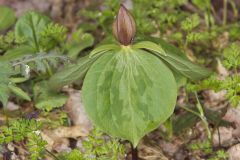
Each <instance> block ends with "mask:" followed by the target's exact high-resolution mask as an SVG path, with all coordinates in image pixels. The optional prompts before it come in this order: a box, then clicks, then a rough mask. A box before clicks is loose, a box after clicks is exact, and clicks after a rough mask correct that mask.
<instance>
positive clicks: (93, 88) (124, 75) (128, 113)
mask: <svg viewBox="0 0 240 160" xmlns="http://www.w3.org/2000/svg"><path fill="white" fill-rule="evenodd" d="M82 91H83V95H82V98H83V103H84V105H85V108H86V111H87V113H88V115H89V117H90V118H91V120H92V121H93V122H94V124H95V125H96V126H97V127H99V128H100V129H102V130H104V131H105V132H107V133H109V134H111V135H113V136H117V137H121V138H124V139H127V140H129V141H131V142H132V143H133V144H134V146H136V145H137V144H138V142H139V140H140V139H141V138H142V137H143V136H144V135H145V134H147V133H148V132H150V131H152V130H154V129H156V128H157V127H158V126H159V125H160V124H161V123H163V122H164V121H165V120H166V119H167V118H169V116H170V115H171V114H172V113H173V110H174V106H175V101H176V97H177V86H176V82H175V79H174V76H173V74H172V72H171V70H170V69H168V67H167V66H166V65H165V64H164V63H163V62H162V61H161V60H160V59H159V58H157V57H156V56H154V55H152V54H148V53H147V52H146V51H143V50H139V49H134V50H133V49H131V48H124V49H121V50H119V51H118V52H117V51H109V52H107V53H105V54H103V55H102V56H101V57H100V58H99V59H98V60H97V61H96V62H94V64H93V65H92V66H91V68H90V69H89V71H88V73H87V75H86V77H85V79H84V83H83V88H82Z"/></svg>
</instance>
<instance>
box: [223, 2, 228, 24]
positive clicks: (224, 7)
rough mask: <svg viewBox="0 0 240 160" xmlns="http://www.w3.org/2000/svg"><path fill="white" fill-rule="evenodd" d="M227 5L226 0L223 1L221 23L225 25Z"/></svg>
mask: <svg viewBox="0 0 240 160" xmlns="http://www.w3.org/2000/svg"><path fill="white" fill-rule="evenodd" d="M227 5H228V0H224V1H223V25H224V26H225V25H226V24H227Z"/></svg>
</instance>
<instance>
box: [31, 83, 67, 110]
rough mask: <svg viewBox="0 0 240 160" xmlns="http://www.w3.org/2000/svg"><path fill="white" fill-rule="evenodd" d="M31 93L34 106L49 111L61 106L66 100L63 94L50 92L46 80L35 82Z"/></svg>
mask: <svg viewBox="0 0 240 160" xmlns="http://www.w3.org/2000/svg"><path fill="white" fill-rule="evenodd" d="M33 93H34V102H35V106H36V107H37V108H38V109H41V110H46V111H51V110H52V109H54V108H58V107H61V106H63V105H64V104H65V102H66V100H67V96H65V95H63V94H57V93H55V92H51V91H50V90H49V86H48V83H47V82H46V81H42V82H39V83H37V84H35V86H34V87H33Z"/></svg>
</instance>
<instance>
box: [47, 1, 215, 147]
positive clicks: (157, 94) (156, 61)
mask: <svg viewBox="0 0 240 160" xmlns="http://www.w3.org/2000/svg"><path fill="white" fill-rule="evenodd" d="M135 33H136V25H135V21H134V19H133V17H132V16H131V14H130V13H129V11H128V10H127V9H126V8H125V7H124V6H123V5H121V7H120V9H119V12H118V15H117V17H116V20H115V22H114V23H113V35H114V37H115V39H116V40H117V42H116V43H112V44H104V45H101V46H99V47H97V48H96V49H94V50H93V51H92V52H91V53H90V55H89V56H87V57H83V58H82V59H81V60H80V61H79V63H78V64H77V65H74V66H69V67H68V68H67V69H65V70H63V71H62V72H60V73H57V74H56V75H54V76H53V77H52V78H51V79H50V83H51V86H52V87H54V85H55V87H57V86H56V85H57V84H56V82H59V81H60V80H59V79H60V77H61V79H62V84H60V85H64V84H66V83H69V82H71V81H73V79H83V77H85V78H84V80H83V87H82V100H83V103H84V106H85V109H86V112H87V114H88V115H89V117H90V119H91V120H92V122H93V123H94V124H95V125H96V126H97V127H98V128H100V129H102V130H103V131H105V132H106V133H108V134H110V135H112V136H115V137H119V138H122V139H125V140H128V141H130V142H131V143H132V144H133V147H136V146H137V145H138V143H139V140H140V139H141V138H142V137H143V136H144V135H146V134H147V133H149V132H151V131H153V130H154V129H156V128H157V127H159V125H160V124H162V123H163V122H165V121H166V120H167V119H168V118H169V117H170V116H171V115H172V114H173V111H174V107H175V103H176V98H177V89H178V87H179V86H180V85H181V84H182V83H183V82H184V81H185V80H186V79H190V80H192V81H197V80H199V79H202V78H205V77H207V76H209V74H210V71H208V70H207V69H205V68H202V67H200V66H198V65H196V64H194V63H192V62H191V61H190V60H188V58H187V57H186V56H185V55H184V54H183V53H182V52H181V51H179V50H178V49H177V48H175V47H174V46H172V45H170V44H168V43H166V42H165V41H163V40H161V39H156V38H145V39H143V38H140V39H143V40H142V41H140V40H139V39H137V38H136V39H134V37H135ZM137 41H138V42H137ZM72 76H74V78H73V77H72ZM70 77H71V78H70Z"/></svg>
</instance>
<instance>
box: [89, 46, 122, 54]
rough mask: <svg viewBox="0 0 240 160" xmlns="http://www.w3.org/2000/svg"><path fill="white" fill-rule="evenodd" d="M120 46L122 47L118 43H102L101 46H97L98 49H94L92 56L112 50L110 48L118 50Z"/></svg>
mask: <svg viewBox="0 0 240 160" xmlns="http://www.w3.org/2000/svg"><path fill="white" fill-rule="evenodd" d="M119 48H120V47H119V45H116V44H105V45H101V46H99V47H97V48H96V49H94V50H93V51H92V52H91V53H90V57H92V56H94V55H95V54H98V53H105V52H107V51H110V50H118V49H119Z"/></svg>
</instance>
